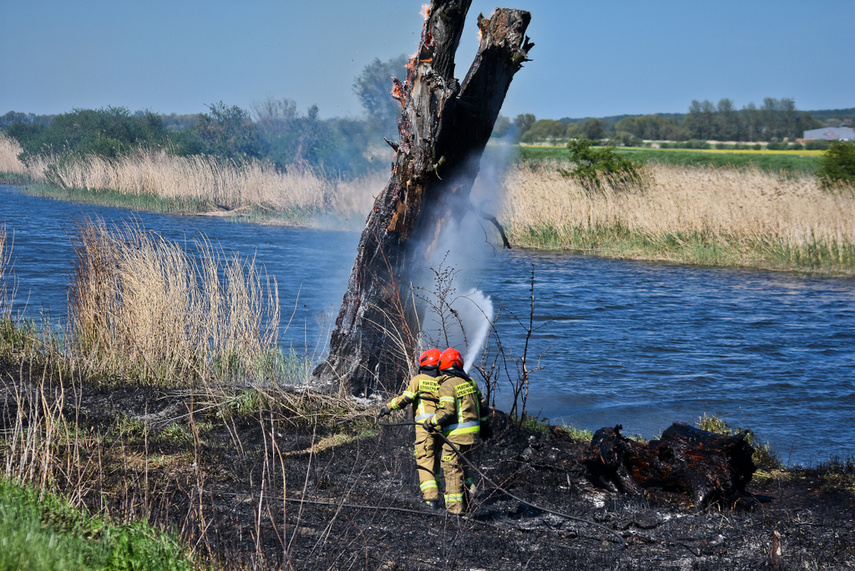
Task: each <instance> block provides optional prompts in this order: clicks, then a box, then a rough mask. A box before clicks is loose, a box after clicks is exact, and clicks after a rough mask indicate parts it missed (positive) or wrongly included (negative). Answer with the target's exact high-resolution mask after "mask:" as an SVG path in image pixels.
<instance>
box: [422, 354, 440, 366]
mask: <svg viewBox="0 0 855 571" xmlns="http://www.w3.org/2000/svg"><path fill="white" fill-rule="evenodd" d="M439 358H440V352H439V349H428V350H427V351H425V352H424V353H422V354H421V355H419V368H420V369H434V368H436V367H438V366H439Z"/></svg>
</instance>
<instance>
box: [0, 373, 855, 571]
mask: <svg viewBox="0 0 855 571" xmlns="http://www.w3.org/2000/svg"><path fill="white" fill-rule="evenodd" d="M4 377H5V379H4V384H5V391H4V393H5V394H4V395H3V396H2V397H0V404H2V405H3V417H4V425H5V426H4V428H5V429H6V432H7V434H8V433H9V431H10V430H12V429H13V427H14V425H15V419H16V418H17V414H16V413H17V411H18V410H27V411H29V412H27V414H25V415H24V417H25V418H27V419H29V422H34V421H35V419H36V417H37V415H38V413H37V412H34V409H32V408H30V407H29V404H28V403H29V402H35V400H34V399H31V400H30V401H28V400H27V398H24V397H21V396H20V395H21V394H22V393H21V392H20V391H18V392H17V395H18V396H15V394H16V393H15V391H14V390H13V389H11V388H10V383H9V380H10V378H11V376H10V374H9V373H8V372H7V373H5V374H4ZM0 389H2V386H0ZM45 392H47V393H49V394H56V392H55V391H53V392H51V391H45ZM24 393H26V391H24ZM30 394H32V395H35V394H37V393H36V392H31V393H30ZM253 394H254V395H255V396H256V397H257V396H258V395H259V394H260V393H258V392H255V391H244V392H237V393H232V394H228V395H227V394H225V393H220V392H212V391H206V392H204V393H200V392H196V393H193V392H190V391H159V390H154V389H150V388H145V389H143V388H133V387H113V388H110V389H106V388H89V387H76V388H66V389H65V394H64V400H65V405H64V409H63V410H64V416H65V422H66V425H68V424H69V423H72V422H73V423H74V424H75V426H77V430H76V434H78V435H80V436H78V437H77V438H75V439H73V440H68V439H64V440H62V443H61V444H58V445H56V451H55V452H54V461H53V464H54V468H53V470H52V478H53V480H54V482H55V483H56V486H57V487H59V488H61V489H62V490H64V491H65V492H66V493H68V494H69V495H70V496H72V497H77V498H79V500H80V502H81V503H84V504H86V505H87V506H88V507H89V508H90V509H91V510H93V511H99V512H101V513H108V514H110V515H111V516H112V517H114V518H115V519H118V520H120V521H121V520H126V519H130V518H140V517H145V518H148V519H149V520H150V521H152V522H154V523H156V524H158V525H163V526H168V527H171V528H172V529H175V530H176V531H178V532H179V533H181V534H182V535H183V537H184V538H185V539H186V540H187V541H188V543H189V544H190V545H191V546H193V548H194V549H195V551H196V552H197V553H198V554H199V555H200V556H201V557H202V558H203V559H207V560H209V561H211V562H213V563H214V564H215V566H216V567H218V568H231V569H238V568H241V569H244V568H293V569H371V570H376V569H383V570H388V571H392V570H407V569H425V570H432V569H465V570H470V569H586V570H587V569H592V570H594V569H596V570H602V569H621V570H641V569H679V570H705V569H728V570H735V569H757V568H763V567H773V568H778V569H835V570H837V569H850V568H853V567H855V485H853V482H855V468H853V466H852V462H851V460H849V461H847V462H843V463H840V462H838V463H836V464H835V463H830V464H829V466H833V468H832V467H825V468H815V469H810V470H806V469H790V470H781V471H776V472H775V473H774V474H769V473H766V472H762V471H760V472H758V473H756V474H755V476H754V478H753V479H752V481H751V483H750V484H749V486H748V492H749V494H750V499H751V501H749V502H740V504H742V505H746V506H751V507H750V508H741V507H733V506H728V505H712V506H709V507H706V508H699V507H698V506H694V505H692V503H691V498H690V497H689V496H688V495H684V494H680V493H674V492H664V491H659V490H648V491H645V492H644V494H642V495H637V496H627V495H624V494H620V493H613V492H609V491H606V490H603V489H598V488H596V487H594V486H593V485H592V484H591V483H590V482H589V481H588V479H587V478H586V470H585V468H584V466H583V464H582V463H581V459H582V457H583V454H584V453H585V451H586V450H587V448H588V444H589V443H588V442H581V441H575V440H573V439H572V438H570V437H569V436H568V435H567V434H566V433H564V432H562V431H560V430H556V429H546V430H545V431H543V432H532V433H526V432H524V431H520V430H517V429H507V430H504V431H502V430H499V431H497V434H496V436H495V437H494V438H493V439H491V440H490V441H488V442H487V443H484V444H483V445H482V446H481V447H480V448H478V449H477V450H476V451H475V453H474V455H473V460H474V463H475V464H476V465H477V466H478V467H479V469H480V471H481V472H482V473H483V474H484V475H486V476H487V477H488V478H489V480H490V481H491V482H492V484H491V483H488V482H486V481H483V480H482V481H481V483H480V485H479V491H478V496H477V501H476V503H475V505H474V510H473V511H472V513H471V514H470V515H469V516H468V517H466V518H459V517H456V516H448V515H446V514H445V513H444V511H434V510H430V509H429V508H427V507H424V506H423V504H421V503H420V501H419V494H418V483H417V478H416V475H415V465H414V461H413V458H412V432H411V431H412V428H411V427H378V426H377V425H376V424H375V423H374V421H373V415H374V414H376V410H377V407H376V406H375V407H373V408H370V407H369V408H361V407H359V406H356V405H351V406H349V407H346V408H344V409H342V408H340V406H341V404H340V403H335V402H332V401H329V402H328V401H325V400H323V399H321V400H318V401H315V400H313V399H309V398H306V397H295V396H294V395H290V396H288V395H285V394H284V393H278V394H277V395H276V396H275V397H274V398H273V399H272V400H267V399H261V400H258V399H254V398H253V396H252V395H253ZM191 412H192V414H191ZM397 420H405V419H403V418H401V419H397ZM613 420H614V421H619V419H613ZM25 424H26V422H25ZM4 454H7V455H8V454H9V453H8V450H4ZM4 460H5V458H4ZM14 461H16V459H13V463H14ZM283 476H284V477H283ZM497 486H498V487H497ZM776 533H777V534H778V535H779V537H780V540H779V542H780V556H777V557H776V556H775V555H774V554H773V553H772V545H773V541H774V537H775V534H776Z"/></svg>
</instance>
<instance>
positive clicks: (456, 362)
mask: <svg viewBox="0 0 855 571" xmlns="http://www.w3.org/2000/svg"><path fill="white" fill-rule="evenodd" d="M452 367H457V368H458V369H462V368H463V357H461V356H460V352H459V351H457V349H453V348H451V347H449V348H448V349H446V350H445V351H443V352H442V355H440V357H439V370H440V371H444V370H445V369H450V368H452Z"/></svg>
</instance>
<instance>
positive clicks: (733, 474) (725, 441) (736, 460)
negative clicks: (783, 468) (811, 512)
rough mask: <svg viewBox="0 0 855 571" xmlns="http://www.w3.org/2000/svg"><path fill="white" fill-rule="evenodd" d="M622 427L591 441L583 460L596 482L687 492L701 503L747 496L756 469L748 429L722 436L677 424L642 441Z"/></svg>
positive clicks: (615, 487) (624, 487)
mask: <svg viewBox="0 0 855 571" xmlns="http://www.w3.org/2000/svg"><path fill="white" fill-rule="evenodd" d="M620 430H621V426H620V425H618V426H616V427H614V428H601V429H600V430H598V431H597V432H596V433H595V434H594V437H593V439H592V440H591V448H590V452H589V453H588V454H587V455H586V456H585V458H584V460H583V462H584V464H585V465H586V467H587V468H588V478H589V479H590V480H591V481H592V483H594V484H595V485H597V486H600V487H603V488H606V489H610V490H612V491H621V492H624V493H629V494H638V493H640V492H641V490H642V488H658V489H661V490H666V491H673V492H688V493H690V494H691V495H692V498H693V500H694V502H695V504H696V505H698V506H701V507H703V506H706V505H708V504H709V503H710V502H713V501H720V502H723V503H724V504H727V505H734V504H737V503H739V501H740V500H744V499H746V493H745V487H746V486H747V485H748V482H750V481H751V477H752V475H753V474H754V470H755V466H754V463H753V461H752V460H751V456H752V454H753V452H754V449H753V448H752V447H751V445H750V444H748V442H746V441H745V436H746V433H744V432H742V433H739V434H736V435H733V436H724V435H721V434H715V433H713V432H706V431H704V430H700V429H697V428H694V427H691V426H689V425H687V424H683V423H679V422H677V423H674V424H672V425H671V426H670V427H669V428H668V429H667V430H665V432H663V433H662V438H660V439H659V440H652V441H650V442H649V443H647V444H641V443H638V442H635V441H633V440H630V439H628V438H626V437H625V436H623V435H622V434H621V433H620ZM748 503H750V502H748Z"/></svg>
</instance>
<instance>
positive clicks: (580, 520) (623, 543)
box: [375, 416, 626, 548]
mask: <svg viewBox="0 0 855 571" xmlns="http://www.w3.org/2000/svg"><path fill="white" fill-rule="evenodd" d="M380 418H381V417H380V416H378V417H377V418H376V419H375V421H376V422H377V425H378V426H383V427H387V426H388V427H395V426H422V427H424V428H425V429H427V430H428V431H429V432H431V433H432V434H436V435H437V436H439V438H440V439H441V440H442V441H443V442H444V443H445V444H448V446H449V447H450V448H451V449H452V450H453V451H454V453H455V454H457V456H458V457H459V458H460V459H461V460H462V461H463V462H464V463H465V464H466V465H467V466H469V467H470V468H472V469H473V470H475V472H477V473H478V475H479V476H481V478H482V479H483V480H484V481H485V482H487V483H488V484H490V485H491V486H493V488H494V489H496V490H498V491H500V492H502V493H503V494H505V495H507V496H508V497H510V498H512V499H514V500H516V501H518V502H520V503H522V504H525V505H527V506H529V507H531V508H534V509H536V510H540V511H543V512H546V513H550V514H553V515H556V516H558V517H562V518H565V519H568V520H571V521H575V522H578V523H583V524H585V525H590V526H593V527H596V528H599V529H601V530H603V531H606V532H608V533H610V534H612V535H614V536H615V537H617V538H618V540H619V541H620V543H621V546H622V548H626V541H625V540H624V538H623V536H621V535H620V534H619V533H617V532H616V531H615V530H613V529H609V528H608V527H606V526H604V525H602V524H599V523H597V522H595V521H591V520H589V519H585V518H581V517H577V516H573V515H570V514H566V513H563V512H560V511H557V510H553V509H551V508H547V507H543V506H539V505H536V504H533V503H531V502H529V501H527V500H525V499H523V498H521V497H519V496H517V495H514V494H512V493H511V492H509V491H508V490H506V489H504V488H503V487H502V486H500V485H499V484H497V483H496V482H494V481H493V480H491V479H490V478H489V477H487V475H485V474H484V472H482V471H481V470H480V469H479V468H478V467H477V466H476V465H475V464H473V463H472V462H471V461H470V460H469V459H468V458H467V457H466V456H465V455H464V454H463V452H461V451H460V449H459V448H457V446H455V445H454V443H452V442H451V441H450V440H449V439H448V438H446V436H445V435H444V434H443V433H442V431H441V430H436V429H434V428H433V427H432V426H430V425H426V424H425V423H422V422H414V421H410V422H380Z"/></svg>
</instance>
